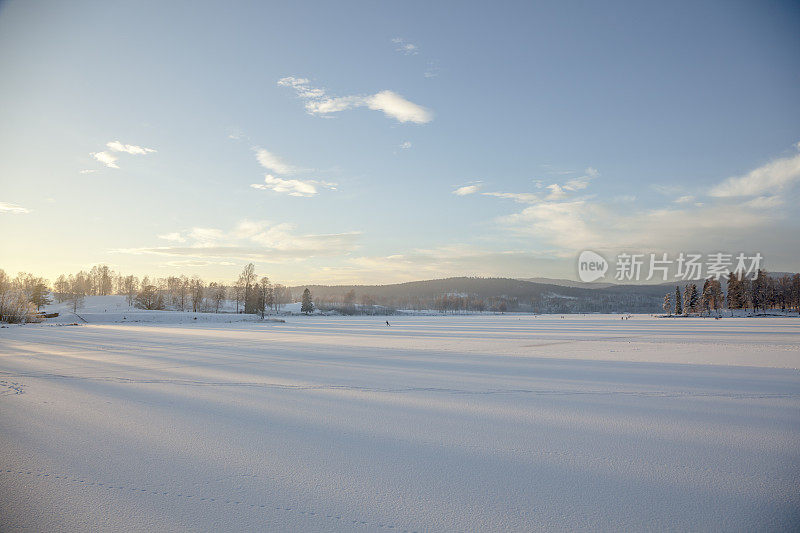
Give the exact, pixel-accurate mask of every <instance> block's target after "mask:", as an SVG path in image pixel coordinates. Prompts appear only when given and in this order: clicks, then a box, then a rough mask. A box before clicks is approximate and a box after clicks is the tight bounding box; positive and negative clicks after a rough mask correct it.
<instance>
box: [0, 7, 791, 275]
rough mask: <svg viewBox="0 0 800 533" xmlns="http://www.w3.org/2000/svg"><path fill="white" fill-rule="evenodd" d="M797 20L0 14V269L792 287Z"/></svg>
mask: <svg viewBox="0 0 800 533" xmlns="http://www.w3.org/2000/svg"><path fill="white" fill-rule="evenodd" d="M798 28H800V4H798V3H796V2H736V1H724V2H711V1H709V2H671V3H669V2H647V1H644V2H641V1H637V2H614V1H609V2H556V1H553V2H435V3H434V2H409V1H400V2H337V3H333V2H280V3H278V2H252V3H251V2H203V1H193V2H179V1H175V2H148V1H139V2H82V1H74V2H60V1H58V2H47V1H0V268H2V269H4V270H5V271H6V272H8V273H11V274H12V275H13V274H15V273H16V272H18V271H30V272H34V273H37V274H39V275H44V276H45V277H49V278H51V279H54V278H55V277H56V276H58V275H59V274H61V273H65V272H66V273H69V272H76V271H78V270H81V269H88V268H90V267H91V266H92V265H94V264H99V263H103V264H108V265H110V266H111V267H112V268H114V269H115V270H118V271H121V272H125V273H132V274H137V275H144V274H149V275H154V276H158V277H161V276H167V275H172V274H176V273H185V274H197V275H200V276H201V277H203V278H205V279H209V280H223V281H224V280H230V279H233V278H235V277H236V275H237V273H238V272H240V271H241V269H242V267H243V266H244V265H245V264H247V263H249V262H253V263H254V264H255V265H256V270H257V272H259V274H264V275H268V276H270V278H272V279H273V280H274V281H276V282H280V283H287V284H300V283H390V282H397V281H410V280H416V279H431V278H441V277H448V276H507V277H521V278H529V277H539V276H543V277H551V278H568V279H575V278H576V268H577V267H576V258H577V257H578V254H579V253H580V252H581V251H583V250H592V251H595V252H598V253H600V254H602V255H604V256H606V257H613V256H614V255H615V254H619V253H621V252H628V253H631V252H641V253H650V252H652V253H655V252H658V253H661V252H663V253H669V254H677V253H680V252H697V253H704V254H710V253H713V252H727V253H737V252H747V253H755V252H758V253H761V254H762V255H763V256H764V258H765V264H764V266H765V267H766V268H768V269H770V270H775V271H797V270H800V238H798V235H800V233H799V232H798V230H799V229H800V227H799V226H800V223H798V220H799V219H800V217H798V215H800V208H798V198H800V31H797V29H798Z"/></svg>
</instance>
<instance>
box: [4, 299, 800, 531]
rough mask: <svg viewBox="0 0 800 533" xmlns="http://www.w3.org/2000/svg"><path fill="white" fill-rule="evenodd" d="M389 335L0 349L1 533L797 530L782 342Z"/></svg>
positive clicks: (8, 340) (294, 324)
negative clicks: (21, 531)
mask: <svg viewBox="0 0 800 533" xmlns="http://www.w3.org/2000/svg"><path fill="white" fill-rule="evenodd" d="M109 312H110V311H109ZM87 314H89V315H91V314H92V313H87ZM154 320H155V319H154ZM388 320H389V321H390V323H391V326H386V324H385V322H384V321H385V318H384V317H377V318H373V317H370V318H364V317H287V318H286V323H285V324H280V323H252V322H242V323H232V324H226V323H219V324H217V323H213V322H204V323H188V324H146V323H139V324H114V323H106V324H90V325H84V326H54V325H50V324H47V323H45V324H39V325H26V326H12V327H8V328H4V329H0V390H1V391H2V392H1V393H0V531H8V530H14V529H16V528H22V529H27V530H33V531H56V530H58V531H64V530H71V531H88V530H104V531H113V530H139V531H184V530H203V531H245V530H251V531H351V530H352V531H499V530H503V531H508V530H513V531H531V530H575V529H581V530H616V531H642V530H725V531H754V530H760V531H780V530H793V529H794V530H796V529H797V528H798V527H799V526H800V491H798V482H799V481H798V480H800V372H798V366H800V320H798V319H789V318H774V319H773V318H762V319H744V318H742V319H738V318H737V319H723V320H711V319H703V320H700V319H694V320H676V319H672V320H666V319H655V318H651V317H644V316H634V317H633V318H631V319H630V320H620V318H619V316H589V317H583V316H567V318H564V319H562V318H560V317H559V316H555V317H542V316H537V317H533V316H513V315H506V316H497V317H491V316H466V317H389V318H388Z"/></svg>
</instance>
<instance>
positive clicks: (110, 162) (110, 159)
mask: <svg viewBox="0 0 800 533" xmlns="http://www.w3.org/2000/svg"><path fill="white" fill-rule="evenodd" d="M89 155H91V156H92V157H94V158H95V159H96V160H98V161H100V162H101V163H103V164H104V165H105V166H107V167H108V168H119V165H117V160H118V159H119V158H118V157H117V156H115V155H114V154H112V153H111V152H93V153H91V154H89Z"/></svg>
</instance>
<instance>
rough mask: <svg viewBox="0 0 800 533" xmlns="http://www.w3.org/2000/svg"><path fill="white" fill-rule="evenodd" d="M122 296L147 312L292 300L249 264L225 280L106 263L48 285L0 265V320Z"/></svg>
mask: <svg viewBox="0 0 800 533" xmlns="http://www.w3.org/2000/svg"><path fill="white" fill-rule="evenodd" d="M112 294H116V295H122V296H125V299H126V301H127V303H128V306H130V307H136V308H139V309H148V310H174V311H192V312H213V313H218V312H220V311H222V310H224V309H225V308H226V303H227V302H230V303H231V304H232V305H233V306H234V309H235V312H236V313H248V314H260V315H261V317H262V318H263V317H264V316H265V315H266V314H269V313H271V312H275V313H278V312H280V311H281V309H282V308H283V306H285V305H286V304H288V303H291V302H292V301H293V299H292V293H291V290H290V289H289V288H288V287H286V286H284V285H281V284H279V283H276V284H273V283H272V282H271V281H270V279H269V278H268V277H267V276H259V275H258V274H257V273H256V270H255V266H254V265H253V264H252V263H250V264H248V265H247V266H245V267H244V269H243V270H242V272H241V274H239V277H238V278H237V279H236V280H235V281H233V282H231V283H229V284H225V283H218V282H206V281H204V280H202V279H201V278H200V277H198V276H191V277H188V276H185V275H181V276H168V277H154V276H144V277H142V278H139V277H138V276H134V275H125V274H123V273H121V272H115V271H114V270H112V269H111V268H110V267H109V266H108V265H96V266H94V267H92V268H91V269H90V270H89V271H83V270H82V271H80V272H77V273H74V274H62V275H60V276H58V278H57V279H56V280H55V281H54V282H53V283H52V285H51V284H50V282H49V281H48V280H47V279H45V278H42V277H37V276H34V275H33V274H28V273H25V272H21V273H19V274H18V275H17V276H16V277H15V278H11V277H10V276H8V274H6V273H5V271H3V270H2V269H0V320H4V321H6V322H21V321H30V320H31V319H35V317H36V316H37V311H38V310H39V309H41V308H42V307H43V306H45V305H48V304H50V303H52V302H53V300H55V301H57V302H59V303H64V302H67V303H68V304H69V305H70V307H71V308H72V310H73V312H77V311H78V309H80V308H81V307H82V306H83V304H84V301H85V298H86V297H87V296H107V295H112ZM303 297H304V300H308V304H307V305H304V306H303V312H305V313H310V312H312V311H313V308H314V306H313V302H312V301H311V293H310V291H309V292H308V295H306V294H303Z"/></svg>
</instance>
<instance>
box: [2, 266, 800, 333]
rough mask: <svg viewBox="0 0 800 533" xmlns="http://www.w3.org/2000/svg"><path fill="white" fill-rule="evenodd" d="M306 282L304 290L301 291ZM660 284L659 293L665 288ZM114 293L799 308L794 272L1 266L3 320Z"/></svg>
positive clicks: (258, 306)
mask: <svg viewBox="0 0 800 533" xmlns="http://www.w3.org/2000/svg"><path fill="white" fill-rule="evenodd" d="M306 291H307V292H306ZM665 293H666V294H665ZM110 294H117V295H123V296H125V299H126V300H127V302H128V305H129V306H131V307H137V308H140V309H150V310H175V311H193V312H217V313H218V312H235V313H252V314H260V315H261V316H264V315H266V314H270V313H280V312H281V310H282V308H283V307H284V306H285V305H286V304H288V303H292V302H297V301H301V300H302V301H303V307H302V310H303V312H311V311H312V310H314V309H317V310H319V311H322V312H328V313H338V314H345V315H354V314H393V313H396V312H398V311H402V310H413V311H426V310H431V311H438V312H440V313H452V314H455V313H468V312H496V313H505V312H528V313H660V312H662V311H663V312H666V313H668V314H673V313H674V314H678V315H680V314H693V313H697V314H701V313H711V312H712V311H718V310H720V309H723V308H727V309H752V310H753V311H754V312H758V311H761V312H764V311H768V310H771V309H780V310H782V311H784V312H786V311H795V312H800V274H788V273H781V274H768V273H767V272H766V271H763V270H760V271H759V275H758V277H757V278H756V279H755V280H751V279H749V278H745V277H743V276H742V277H740V276H737V275H735V274H733V273H732V274H730V275H729V276H728V277H727V278H722V280H721V281H718V280H713V279H712V280H705V282H704V283H703V285H702V286H701V287H699V288H698V287H697V286H696V285H695V284H694V283H684V284H683V285H681V284H680V283H678V284H673V283H667V284H659V285H608V284H605V285H592V284H577V283H574V282H568V283H565V284H559V282H557V281H556V282H553V283H546V282H544V280H540V281H535V282H534V281H525V280H518V279H510V278H478V277H458V278H447V279H436V280H428V281H413V282H408V283H396V284H390V285H337V286H329V285H308V286H294V287H286V286H284V285H281V284H278V283H275V284H273V283H272V282H271V281H270V279H269V278H268V277H266V276H259V275H258V274H257V273H256V271H255V267H254V265H253V264H252V263H251V264H249V265H247V266H246V267H245V268H244V269H243V270H242V272H241V274H240V275H239V276H238V278H237V279H236V280H233V281H231V282H230V283H227V284H226V283H218V282H206V281H204V280H202V279H201V278H199V277H198V276H191V277H189V276H185V275H182V276H168V277H151V276H144V277H142V278H139V277H137V276H133V275H125V274H123V273H120V272H115V271H113V270H112V269H111V268H110V267H108V266H107V265H96V266H94V267H92V268H91V269H90V270H89V271H81V272H78V273H75V274H69V275H67V274H64V275H61V276H59V277H58V278H57V279H56V280H55V281H53V282H52V283H51V282H50V281H49V280H47V279H45V278H42V277H37V276H35V275H33V274H28V273H24V272H22V273H19V274H18V275H17V276H16V277H14V278H11V277H10V276H9V275H8V274H6V273H5V272H4V271H3V270H0V320H4V321H7V322H14V321H22V320H26V319H31V318H32V317H35V316H37V312H38V310H40V309H41V308H42V307H44V306H45V305H48V304H50V303H53V302H54V301H55V302H59V303H64V302H67V303H68V304H69V305H70V307H71V308H72V310H73V311H77V310H78V309H79V308H80V307H81V306H82V305H83V301H84V299H85V297H86V296H94V295H101V296H102V295H110Z"/></svg>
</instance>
